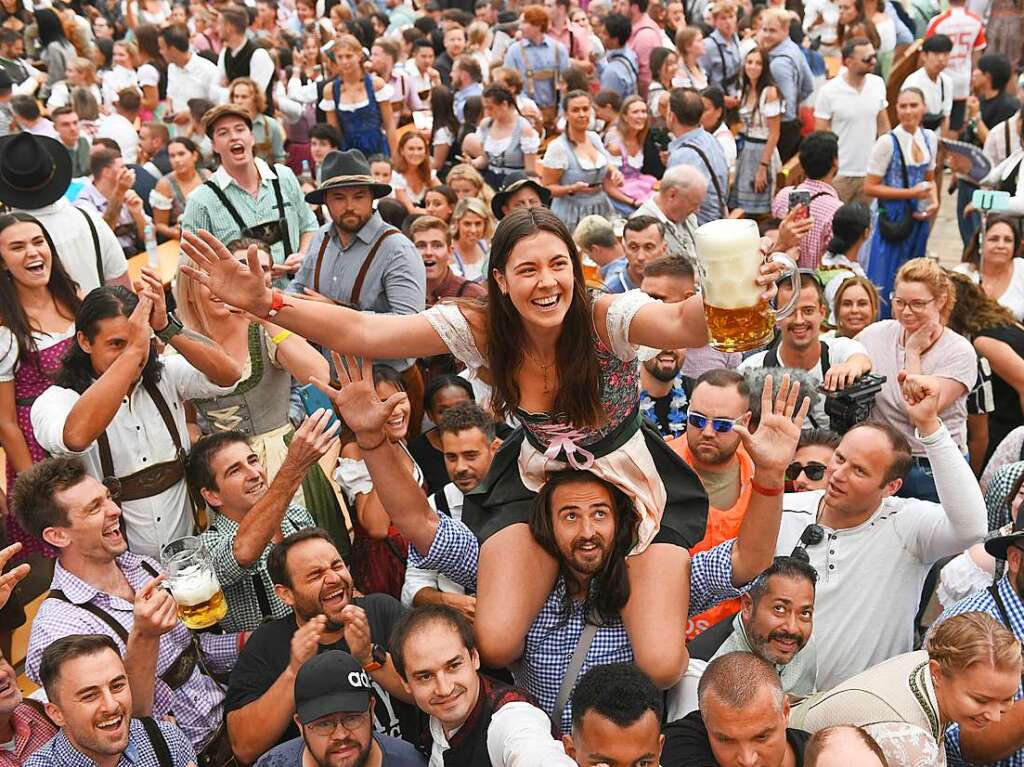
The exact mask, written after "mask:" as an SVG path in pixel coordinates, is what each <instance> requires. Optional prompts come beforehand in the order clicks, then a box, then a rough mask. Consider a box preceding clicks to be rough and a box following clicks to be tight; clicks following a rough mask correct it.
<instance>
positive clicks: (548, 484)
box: [530, 469, 640, 623]
mask: <svg viewBox="0 0 1024 767" xmlns="http://www.w3.org/2000/svg"><path fill="white" fill-rule="evenodd" d="M575 482H596V483H598V484H600V485H602V486H603V487H605V488H606V489H607V490H608V493H609V495H611V498H612V507H613V514H614V516H615V538H614V539H613V540H612V542H611V543H612V549H611V552H610V553H609V554H608V558H607V560H605V563H604V567H603V568H602V569H601V572H599V573H598V574H597V575H595V576H594V585H595V586H596V593H595V594H594V598H593V601H592V602H589V597H588V602H589V603H588V605H587V607H589V608H591V609H592V612H590V616H591V617H594V613H596V617H597V618H598V619H600V622H602V623H604V622H607V621H609V620H613V619H615V618H618V617H619V613H620V612H621V611H622V608H623V607H625V606H626V602H628V601H629V578H628V575H627V572H626V554H627V553H629V550H630V548H631V547H632V545H633V539H634V537H635V535H636V528H637V525H639V523H640V518H639V517H638V516H637V513H636V506H635V505H634V503H633V501H632V500H631V499H630V498H629V496H628V495H626V494H625V493H624V492H622V491H621V490H619V488H617V487H615V485H613V484H612V483H611V482H608V481H607V480H604V479H601V478H600V477H598V476H597V475H595V474H591V473H590V472H589V471H575V470H573V469H568V470H566V471H559V472H554V473H552V474H549V475H548V476H547V478H546V480H545V482H544V487H542V488H541V490H540V492H539V493H537V495H536V497H535V498H534V499H533V508H532V511H531V514H530V532H531V533H533V537H534V539H535V540H536V541H537V543H539V544H540V546H541V548H543V549H544V550H545V551H546V552H547V553H548V554H550V555H551V556H553V557H554V558H555V559H557V560H558V567H559V570H560V571H561V574H562V575H563V576H565V578H566V585H567V588H566V591H565V604H564V606H563V619H567V618H568V616H569V609H570V607H571V606H572V602H573V598H574V597H575V596H576V595H575V594H573V593H571V591H570V588H569V587H568V586H569V584H570V583H571V582H572V579H571V578H570V577H568V576H569V573H568V566H567V565H566V562H565V560H564V558H563V557H562V554H561V552H559V550H558V544H557V543H556V542H555V525H554V519H553V517H554V510H553V509H552V508H551V499H552V496H553V495H554V493H555V490H557V489H558V488H559V487H562V486H563V485H568V484H572V483H575Z"/></svg>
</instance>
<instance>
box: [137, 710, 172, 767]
mask: <svg viewBox="0 0 1024 767" xmlns="http://www.w3.org/2000/svg"><path fill="white" fill-rule="evenodd" d="M138 719H139V721H140V722H142V727H143V728H144V729H145V730H146V737H147V738H149V745H151V746H152V747H153V753H155V754H156V760H157V762H159V763H160V767H174V760H173V759H171V749H170V748H169V747H168V745H167V739H166V738H165V737H164V734H163V733H162V732H161V731H160V725H158V724H157V723H156V720H155V719H153V717H151V716H140V717H139V718H138Z"/></svg>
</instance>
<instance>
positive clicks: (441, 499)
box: [434, 485, 452, 517]
mask: <svg viewBox="0 0 1024 767" xmlns="http://www.w3.org/2000/svg"><path fill="white" fill-rule="evenodd" d="M445 487H447V485H445ZM434 508H435V509H437V511H438V513H440V514H444V515H446V516H449V517H450V516H451V515H452V510H451V507H450V506H449V505H448V494H447V493H445V491H444V487H442V488H441V489H440V490H438V491H437V492H436V493H434Z"/></svg>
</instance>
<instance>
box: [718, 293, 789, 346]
mask: <svg viewBox="0 0 1024 767" xmlns="http://www.w3.org/2000/svg"><path fill="white" fill-rule="evenodd" d="M704 318H705V319H706V320H707V323H708V335H710V336H711V345H712V346H714V347H715V348H716V349H718V350H719V351H723V352H742V351H746V350H747V349H756V348H758V347H760V346H764V345H765V344H767V343H768V342H769V341H771V340H772V336H773V335H774V333H773V331H774V328H775V312H773V311H772V308H771V307H770V306H769V305H768V304H767V303H766V302H764V301H759V302H758V303H756V304H754V305H753V306H744V307H742V308H740V309H720V308H719V307H717V306H712V305H711V304H707V303H706V304H704Z"/></svg>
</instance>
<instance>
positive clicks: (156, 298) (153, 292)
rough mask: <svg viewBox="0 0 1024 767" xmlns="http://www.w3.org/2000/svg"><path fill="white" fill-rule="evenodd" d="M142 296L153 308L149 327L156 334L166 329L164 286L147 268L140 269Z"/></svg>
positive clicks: (150, 313) (156, 275) (155, 274)
mask: <svg viewBox="0 0 1024 767" xmlns="http://www.w3.org/2000/svg"><path fill="white" fill-rule="evenodd" d="M140 276H141V277H142V290H141V291H140V292H141V294H142V295H144V296H146V297H148V298H149V300H150V301H151V302H152V304H153V308H152V309H151V310H150V312H149V325H150V327H152V328H153V330H155V331H156V332H157V333H159V332H160V331H161V330H163V329H164V328H166V327H167V321H168V320H167V299H166V297H165V296H164V284H163V282H162V281H161V280H160V277H159V275H158V274H157V273H156V272H154V271H152V270H151V269H150V268H149V267H146V266H144V267H142V272H141V275H140Z"/></svg>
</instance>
